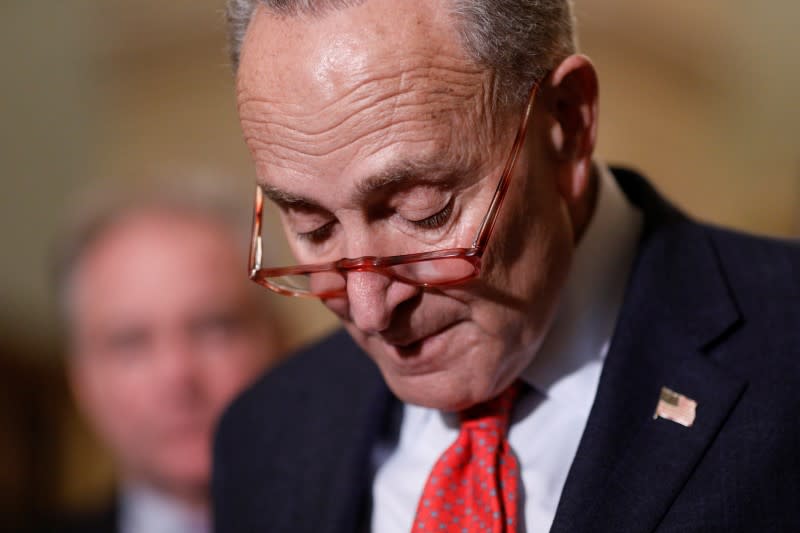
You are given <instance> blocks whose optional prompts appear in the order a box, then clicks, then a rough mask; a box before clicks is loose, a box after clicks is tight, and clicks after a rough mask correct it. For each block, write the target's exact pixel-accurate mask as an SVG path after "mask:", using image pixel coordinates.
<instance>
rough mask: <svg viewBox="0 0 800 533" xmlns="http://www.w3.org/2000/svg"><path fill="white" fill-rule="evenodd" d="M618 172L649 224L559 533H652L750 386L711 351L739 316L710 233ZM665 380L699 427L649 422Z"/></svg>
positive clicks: (562, 505)
mask: <svg viewBox="0 0 800 533" xmlns="http://www.w3.org/2000/svg"><path fill="white" fill-rule="evenodd" d="M614 173H615V175H616V176H617V177H618V179H619V181H620V185H622V187H623V189H624V190H625V192H626V194H627V195H628V197H629V198H630V199H631V201H632V202H634V203H635V204H637V205H639V207H640V208H641V209H642V210H643V212H644V214H645V227H644V231H643V236H642V241H641V243H640V251H639V255H638V258H637V261H636V264H635V265H634V269H633V273H632V276H631V279H630V281H629V285H628V289H627V291H626V298H625V302H624V304H623V307H622V310H621V313H620V317H619V320H618V322H617V327H616V331H615V334H614V338H613V340H612V344H611V347H610V350H609V354H608V356H607V359H606V362H605V365H604V369H603V374H602V376H601V379H600V384H599V387H598V391H597V395H596V398H595V402H594V405H593V406H592V410H591V413H590V415H589V419H588V421H587V425H586V428H585V430H584V434H583V437H582V439H581V443H580V445H579V448H578V452H577V454H576V457H575V460H574V461H573V464H572V467H571V469H570V473H569V475H568V477H567V481H566V484H565V487H564V490H563V492H562V496H561V500H560V502H559V506H558V509H557V513H556V517H555V521H554V523H553V527H552V531H554V532H567V531H569V532H575V531H591V532H603V531H609V532H610V531H626V532H647V531H652V530H653V529H654V528H655V527H656V526H657V525H658V523H659V521H660V520H661V518H662V517H663V516H664V514H665V513H666V512H667V511H668V509H669V506H670V504H671V503H672V501H673V500H674V499H675V497H676V496H677V494H678V493H679V492H680V489H681V487H682V486H683V484H684V483H685V482H686V480H687V479H688V477H689V476H690V475H691V472H692V470H693V468H694V467H695V465H696V464H697V463H698V462H699V461H700V460H701V458H702V456H703V453H704V452H705V450H706V449H707V448H708V446H709V445H710V444H711V442H712V441H713V439H714V437H715V436H716V434H717V433H718V431H719V429H720V427H721V425H722V424H723V422H724V419H725V417H726V416H727V414H728V413H729V412H730V410H731V409H732V408H733V407H734V405H735V403H736V401H737V400H738V398H739V396H740V395H741V393H742V391H743V390H744V386H745V384H744V383H743V382H742V381H741V380H740V379H738V378H736V377H733V376H730V375H727V374H726V373H725V371H724V370H723V369H722V368H720V367H719V366H717V365H716V363H715V362H714V360H713V357H712V356H711V355H709V352H710V349H711V348H712V347H713V346H715V343H718V342H722V341H724V337H725V335H726V334H727V333H730V332H731V331H732V330H733V328H735V327H736V325H737V324H738V322H739V312H738V309H737V307H736V305H735V302H734V301H733V299H732V297H731V296H730V293H729V291H728V288H727V285H726V283H725V278H724V273H723V272H722V270H721V268H720V265H719V262H718V260H717V257H716V254H715V252H714V250H713V248H712V246H711V244H710V242H709V241H708V240H707V239H706V237H705V234H704V233H703V230H702V229H701V228H700V227H699V226H697V225H696V224H693V223H691V222H689V221H688V220H687V219H686V218H685V217H684V216H683V215H682V214H680V213H678V212H677V211H676V210H674V209H673V208H672V207H670V206H668V205H667V204H665V203H664V202H663V200H661V199H660V198H659V197H658V195H657V194H656V193H655V192H654V191H653V190H652V189H651V188H650V187H649V185H647V184H646V182H644V180H642V179H641V178H638V177H636V176H634V175H631V174H628V173H626V172H620V171H615V172H614ZM664 386H666V387H669V388H670V389H672V390H674V391H676V392H678V393H680V394H683V395H685V396H687V397H689V398H692V399H694V400H695V401H696V402H697V404H698V407H697V414H696V419H695V423H694V425H693V426H692V427H683V426H682V425H680V424H677V423H675V422H671V421H667V420H664V419H653V413H654V411H655V408H656V405H657V403H658V400H659V393H660V390H661V388H662V387H664Z"/></svg>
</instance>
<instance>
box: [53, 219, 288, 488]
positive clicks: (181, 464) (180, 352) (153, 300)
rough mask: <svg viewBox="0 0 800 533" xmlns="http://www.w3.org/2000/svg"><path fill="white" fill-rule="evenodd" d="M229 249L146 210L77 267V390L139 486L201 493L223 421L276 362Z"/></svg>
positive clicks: (225, 239)
mask: <svg viewBox="0 0 800 533" xmlns="http://www.w3.org/2000/svg"><path fill="white" fill-rule="evenodd" d="M231 240H232V239H231V237H230V235H229V233H227V230H226V229H222V228H220V227H219V226H218V225H216V224H215V223H211V222H208V221H207V220H203V219H201V218H198V217H194V216H191V215H170V214H168V213H158V212H142V213H137V214H131V215H129V216H127V217H126V218H124V219H122V220H121V221H120V222H118V223H117V224H116V225H115V226H113V227H112V228H110V229H109V230H108V231H107V232H106V233H105V234H103V235H102V236H100V237H99V239H98V241H97V242H95V243H93V244H92V245H91V246H90V248H89V249H88V250H87V252H86V253H85V255H84V256H83V257H82V259H81V261H80V262H79V264H78V265H77V268H76V271H75V273H74V276H73V278H72V280H71V281H72V283H71V285H70V293H69V298H70V299H69V303H70V305H71V308H70V311H71V317H72V322H71V327H72V332H73V351H74V352H75V353H74V354H73V356H72V358H71V378H72V383H73V388H74V390H75V393H76V397H77V399H78V401H79V404H80V406H81V408H82V409H83V411H84V412H85V414H86V415H87V417H88V418H89V421H90V422H91V424H92V425H93V426H94V428H95V429H96V431H97V432H98V434H99V435H100V437H101V439H102V440H103V441H104V442H105V444H106V445H107V446H108V447H109V448H110V450H111V452H112V454H113V455H114V457H115V459H116V460H117V462H118V463H119V464H120V467H121V469H122V471H123V474H124V475H125V476H127V477H130V478H133V480H138V481H144V482H147V483H151V484H153V483H154V484H156V485H159V486H161V487H162V488H164V489H166V490H170V491H203V490H204V489H205V487H206V485H207V483H208V479H209V469H210V443H211V435H212V430H213V426H214V424H215V422H216V419H217V417H218V416H219V414H220V413H221V410H222V409H223V408H224V407H225V406H226V404H227V403H228V402H229V400H231V399H232V397H233V396H234V395H235V394H236V393H237V392H238V391H239V390H241V388H242V387H244V386H245V385H246V384H247V383H248V382H249V381H250V380H251V379H253V378H254V377H255V375H256V374H257V373H258V372H259V371H260V370H261V369H262V368H263V366H264V364H265V363H266V362H268V361H269V360H270V359H271V358H274V357H275V356H276V355H277V354H276V350H277V349H278V346H277V339H275V338H271V334H270V333H269V331H268V330H267V328H266V327H265V326H264V322H263V316H255V311H256V309H255V307H254V301H253V293H252V292H251V286H250V284H249V283H248V282H247V281H246V277H245V276H244V275H243V273H242V257H241V253H240V251H239V250H238V249H237V247H236V246H235V245H234V244H233V243H232V242H231ZM198 495H201V494H198Z"/></svg>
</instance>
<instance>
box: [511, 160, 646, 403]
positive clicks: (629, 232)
mask: <svg viewBox="0 0 800 533" xmlns="http://www.w3.org/2000/svg"><path fill="white" fill-rule="evenodd" d="M595 168H596V169H597V171H598V174H599V180H598V182H599V185H598V199H597V204H596V207H595V212H594V214H593V216H592V220H591V221H590V223H589V227H588V228H587V230H586V232H585V233H584V235H583V238H582V239H581V241H580V242H579V243H578V246H577V247H576V249H575V253H574V256H573V261H572V266H571V268H570V272H569V274H568V277H567V282H566V285H565V287H564V290H563V291H562V293H561V299H560V302H559V308H558V310H557V312H556V317H555V320H554V322H553V325H552V326H551V328H550V331H549V332H548V334H547V337H546V338H545V340H544V342H543V344H542V346H541V348H540V350H539V352H538V353H537V354H536V356H535V357H534V359H533V361H532V362H531V364H530V365H529V366H528V367H527V368H526V369H525V371H523V373H522V375H521V378H522V380H523V381H525V382H527V383H528V384H529V385H531V386H532V387H534V388H535V389H536V390H537V391H539V392H540V393H541V394H543V395H545V396H546V397H547V398H549V399H553V400H555V401H557V402H559V403H564V404H565V406H572V407H573V408H576V409H583V410H585V409H586V408H587V407H591V403H592V402H593V401H594V391H595V390H596V388H597V382H598V381H599V376H600V370H601V369H602V362H603V360H604V359H605V356H606V353H607V352H608V347H609V344H610V341H611V337H612V335H613V332H614V326H615V324H616V321H617V316H618V315H619V310H620V308H621V306H622V300H623V297H624V294H625V285H626V283H627V279H628V275H629V273H630V269H631V266H632V264H633V260H634V258H635V255H636V248H637V242H638V239H639V236H640V233H641V227H642V215H641V212H640V211H639V210H637V209H636V208H635V207H633V206H632V205H631V204H630V203H629V202H628V199H627V198H626V197H625V196H624V194H623V193H622V191H621V190H620V188H619V185H618V184H617V182H616V180H615V179H614V177H613V176H612V175H611V172H610V171H609V170H608V168H607V167H606V166H605V165H603V164H600V163H598V164H596V165H595ZM588 387H591V388H588ZM587 391H592V393H591V394H588V393H587ZM587 403H588V406H587V405H586V404H587ZM567 408H569V407H567Z"/></svg>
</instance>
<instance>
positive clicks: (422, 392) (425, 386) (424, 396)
mask: <svg viewBox="0 0 800 533" xmlns="http://www.w3.org/2000/svg"><path fill="white" fill-rule="evenodd" d="M484 375H488V373H487V374H484ZM384 379H385V380H386V383H387V384H388V385H389V388H390V389H391V390H392V392H394V394H395V395H396V396H397V397H398V398H400V399H401V400H402V401H403V402H405V403H410V404H414V405H419V406H422V407H429V408H432V409H439V410H441V411H448V412H456V411H461V410H463V409H466V408H467V407H471V406H472V405H475V404H476V403H480V402H483V401H485V400H488V399H490V398H492V397H493V396H494V395H495V394H496V392H495V390H494V388H495V387H494V386H493V384H492V383H490V380H487V379H479V378H476V377H474V376H466V375H463V374H462V373H461V372H456V371H454V370H450V371H447V370H444V371H439V372H435V373H430V374H421V375H413V376H399V375H395V374H391V373H384Z"/></svg>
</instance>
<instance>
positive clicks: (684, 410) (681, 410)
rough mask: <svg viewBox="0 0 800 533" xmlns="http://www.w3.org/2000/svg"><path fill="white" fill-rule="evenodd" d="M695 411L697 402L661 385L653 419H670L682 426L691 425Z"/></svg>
mask: <svg viewBox="0 0 800 533" xmlns="http://www.w3.org/2000/svg"><path fill="white" fill-rule="evenodd" d="M696 412H697V402H696V401H694V400H692V399H691V398H687V397H686V396H684V395H683V394H680V393H677V392H675V391H674V390H672V389H669V388H667V387H661V394H660V395H659V397H658V405H656V412H655V413H653V419H654V420H655V419H656V418H663V419H665V420H671V421H673V422H675V423H677V424H680V425H682V426H684V427H687V428H688V427H692V424H694V417H695V414H696Z"/></svg>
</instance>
